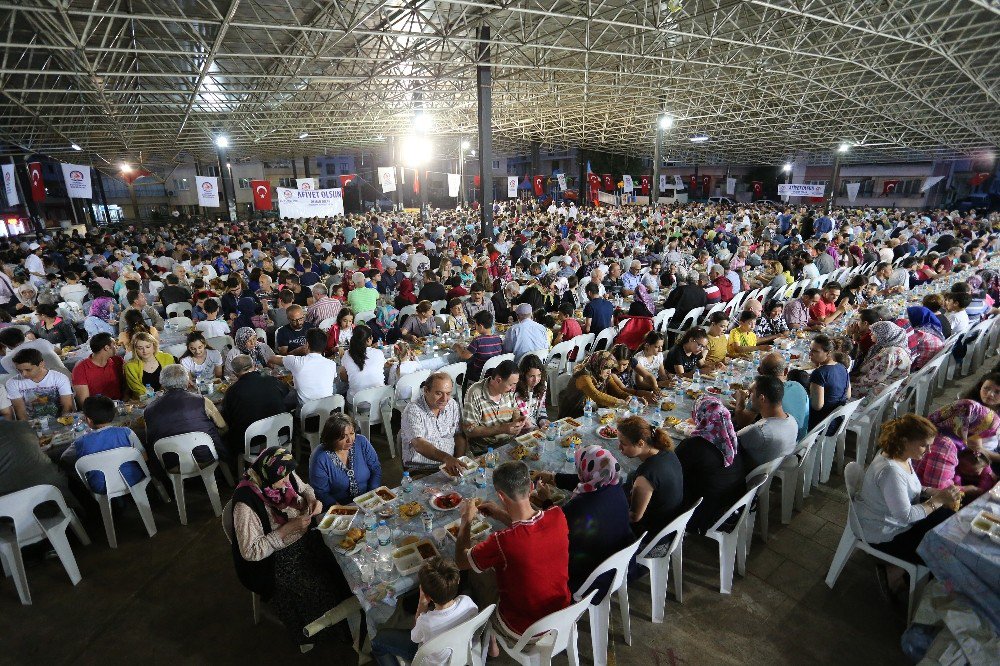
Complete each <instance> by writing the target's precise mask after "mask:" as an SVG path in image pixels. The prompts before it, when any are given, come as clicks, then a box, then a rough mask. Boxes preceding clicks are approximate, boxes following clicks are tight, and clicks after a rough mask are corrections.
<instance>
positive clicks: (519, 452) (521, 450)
mask: <svg viewBox="0 0 1000 666" xmlns="http://www.w3.org/2000/svg"><path fill="white" fill-rule="evenodd" d="M534 448H535V447H534V446H532V447H531V448H528V447H527V446H525V445H524V444H518V445H517V446H515V447H514V448H513V449H511V450H510V458H511V460H523V459H525V458H528V459H530V460H537V458H536V455H537V454H536V453H534Z"/></svg>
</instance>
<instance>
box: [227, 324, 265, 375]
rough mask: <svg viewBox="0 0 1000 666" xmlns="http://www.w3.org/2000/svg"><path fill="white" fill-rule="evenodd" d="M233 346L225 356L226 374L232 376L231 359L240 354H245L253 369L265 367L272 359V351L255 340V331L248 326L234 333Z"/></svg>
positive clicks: (260, 341)
mask: <svg viewBox="0 0 1000 666" xmlns="http://www.w3.org/2000/svg"><path fill="white" fill-rule="evenodd" d="M233 342H235V343H236V344H235V346H234V347H233V348H232V349H230V350H229V353H228V354H226V362H225V370H226V374H230V375H231V374H233V359H234V358H236V357H237V356H239V355H240V354H246V355H247V356H249V357H250V359H251V360H252V361H253V364H254V368H256V369H260V368H264V367H267V365H268V363H269V362H270V360H271V359H272V358H274V351H273V350H272V349H271V348H270V347H268V346H267V343H266V342H264V341H263V340H258V339H257V331H256V329H253V328H251V327H249V326H244V327H243V328H240V329H238V330H237V331H236V335H234V336H233Z"/></svg>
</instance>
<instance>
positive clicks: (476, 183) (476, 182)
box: [472, 175, 481, 187]
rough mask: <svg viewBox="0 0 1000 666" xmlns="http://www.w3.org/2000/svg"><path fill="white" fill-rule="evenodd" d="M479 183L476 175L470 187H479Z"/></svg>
mask: <svg viewBox="0 0 1000 666" xmlns="http://www.w3.org/2000/svg"><path fill="white" fill-rule="evenodd" d="M480 182H481V181H480V180H479V176H478V175H475V176H473V177H472V186H473V187H479V183H480Z"/></svg>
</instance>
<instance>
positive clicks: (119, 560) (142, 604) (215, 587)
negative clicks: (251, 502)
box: [0, 375, 976, 666]
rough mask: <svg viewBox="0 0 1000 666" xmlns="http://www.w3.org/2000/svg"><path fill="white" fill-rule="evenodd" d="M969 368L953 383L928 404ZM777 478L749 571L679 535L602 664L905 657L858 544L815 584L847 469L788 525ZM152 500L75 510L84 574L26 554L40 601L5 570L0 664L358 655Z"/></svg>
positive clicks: (839, 527)
mask: <svg viewBox="0 0 1000 666" xmlns="http://www.w3.org/2000/svg"><path fill="white" fill-rule="evenodd" d="M975 379H976V376H975V375H974V376H973V377H970V378H966V379H965V380H961V381H958V382H956V383H954V384H953V385H952V386H951V387H950V388H949V389H948V391H947V392H946V394H939V395H938V396H937V397H936V399H935V400H934V402H933V407H934V408H936V407H938V406H941V405H943V404H947V403H948V402H949V401H950V400H953V399H954V396H955V393H956V391H958V390H965V389H966V388H967V387H968V386H970V385H971V384H972V383H973V382H974V380H975ZM376 448H377V449H378V450H379V452H380V454H381V456H382V458H383V465H384V478H385V479H386V482H387V483H388V484H389V485H393V484H395V483H398V480H399V478H400V475H401V470H400V463H399V458H395V459H388V452H387V449H386V446H385V441H384V439H383V440H381V441H379V439H378V438H377V437H376ZM848 453H849V454H850V451H849V452H848ZM778 485H779V484H777V483H776V484H775V488H774V489H773V490H772V497H771V515H770V524H771V527H770V538H769V540H768V542H767V543H766V544H764V543H763V542H761V540H760V539H759V538H755V540H754V543H753V545H752V547H751V550H750V556H749V559H748V563H747V576H746V577H740V576H737V577H736V579H735V581H734V583H733V593H732V594H731V595H720V594H719V591H718V585H719V569H718V549H717V547H716V543H715V542H714V541H711V540H708V539H704V538H701V537H695V536H692V537H688V538H687V539H686V540H685V545H684V595H685V596H684V602H683V604H680V603H677V602H676V601H675V600H674V599H673V594H672V592H671V593H670V594H668V599H667V609H666V619H665V622H664V623H663V624H658V625H655V624H652V623H651V622H650V596H649V587H648V578H644V579H642V580H641V581H638V582H636V583H633V585H632V586H631V587H630V599H631V606H632V613H631V617H632V623H631V624H632V645H631V646H626V645H625V644H624V641H623V639H622V636H621V623H620V621H619V618H618V611H617V607H614V608H613V609H612V631H613V642H612V646H611V654H610V655H609V663H612V664H642V665H644V666H682V665H686V666H693V665H697V664H709V663H711V664H716V665H723V664H741V665H750V664H762V665H763V664H768V665H774V664H804V663H809V664H835V663H837V664H842V663H878V664H882V665H884V666H890V665H893V664H903V663H906V662H905V661H904V658H903V655H902V653H901V651H900V649H899V637H900V633H901V632H902V630H903V628H904V613H905V609H902V608H896V607H893V606H890V605H889V604H887V603H886V602H884V601H883V600H882V599H881V598H880V596H879V593H878V589H877V585H876V581H875V577H874V567H873V564H872V560H871V559H870V558H869V557H868V556H867V555H865V554H863V553H855V554H854V556H853V557H852V558H851V560H850V562H849V563H848V565H847V567H846V568H845V570H844V572H843V574H842V575H841V577H840V580H839V581H838V583H837V586H836V588H835V589H833V590H830V589H829V588H827V586H826V585H825V583H824V582H823V579H824V577H825V575H826V571H827V569H828V567H829V565H830V561H831V560H832V558H833V553H834V550H835V549H836V546H837V543H838V540H839V539H840V536H841V534H842V531H843V526H844V523H845V521H846V516H847V505H846V495H845V491H844V487H843V478H842V477H841V476H839V475H834V476H833V477H832V478H831V480H830V483H829V484H825V485H821V486H820V487H819V488H818V489H817V490H815V491H814V492H813V493H812V495H811V496H810V497H809V498H807V499H806V501H805V507H804V510H803V511H802V512H797V513H795V515H794V517H793V519H792V522H791V524H789V525H781V520H780V495H779V493H778ZM223 492H224V494H226V495H228V494H229V493H230V492H231V490H228V491H227V490H225V489H224V490H223ZM153 495H154V494H153V493H151V497H153ZM152 502H153V509H154V514H155V517H156V524H157V527H158V533H157V534H156V536H155V537H153V538H149V537H148V536H147V535H146V533H145V531H144V530H143V527H142V523H141V521H140V520H139V516H138V514H137V513H136V512H135V510H134V507H133V508H132V509H131V510H126V511H123V512H119V513H117V514H116V516H115V524H116V529H117V532H118V543H119V548H118V549H116V550H112V549H110V548H109V547H108V545H107V541H106V539H105V536H104V530H103V527H102V525H101V522H100V516H99V514H98V512H97V509H96V506H95V507H94V508H93V511H92V512H91V513H90V514H89V515H88V516H86V517H85V518H84V522H85V525H86V527H87V531H88V533H89V534H90V536H91V539H92V542H93V543H92V544H91V545H90V546H89V547H84V546H81V545H80V544H79V543H78V542H77V541H75V538H74V537H71V540H72V543H73V545H74V551H75V553H76V557H77V562H78V563H79V567H80V571H81V573H82V574H83V580H82V581H81V582H80V584H79V585H77V586H76V587H73V586H71V585H70V583H69V580H68V578H67V577H66V574H65V572H64V571H63V568H62V566H61V564H60V563H59V561H58V560H57V559H54V558H49V557H46V556H45V555H44V553H43V552H42V551H43V550H44V549H36V550H35V551H33V552H28V553H26V555H27V557H28V558H29V559H28V561H27V562H26V566H27V567H28V581H29V585H30V588H31V594H32V598H33V600H34V604H33V605H31V606H21V605H20V603H19V602H18V598H17V593H16V591H15V590H14V586H13V583H12V582H11V581H10V580H6V581H2V582H0V617H2V618H3V622H2V626H3V629H2V630H0V664H29V663H32V664H34V663H45V664H70V663H73V664H90V663H94V664H96V663H101V664H124V663H132V664H134V663H138V662H146V663H166V662H172V663H183V664H242V663H248V662H249V663H262V662H275V661H278V660H286V659H291V660H294V661H295V662H296V663H327V664H329V663H331V661H332V660H336V661H335V663H342V664H354V663H356V661H357V657H356V655H355V654H354V653H353V651H351V650H350V649H349V648H348V647H347V646H345V645H343V644H340V643H337V642H336V641H335V640H329V641H327V642H325V643H324V642H320V643H319V644H317V646H316V648H315V649H314V650H313V651H312V652H310V653H308V654H306V655H299V653H298V650H297V648H296V647H295V645H294V644H293V642H292V641H291V639H290V637H289V636H288V635H287V633H286V632H285V630H284V629H283V628H282V627H281V626H279V625H276V624H272V623H270V622H268V621H266V620H265V621H264V622H262V623H261V624H260V625H258V626H253V624H252V622H251V613H250V593H249V592H247V591H246V590H245V589H244V588H242V587H241V586H240V584H239V583H238V581H237V580H236V576H235V574H234V572H233V566H232V563H231V559H230V553H229V547H228V544H227V542H226V539H225V536H224V535H223V533H222V529H221V527H220V524H219V521H218V519H216V518H215V517H214V516H213V515H212V510H211V506H210V504H209V502H208V499H207V497H206V496H205V494H204V492H203V491H199V488H198V486H197V484H196V482H190V485H189V489H188V516H189V524H188V525H187V526H182V525H180V523H179V521H178V517H177V512H176V506H175V505H174V504H163V503H162V502H161V501H160V500H159V498H157V497H153V499H152ZM579 645H580V652H581V655H582V660H583V662H584V663H592V659H591V654H592V651H591V649H590V636H589V633H588V632H587V628H586V621H585V620H583V621H582V623H581V632H580V641H579ZM558 659H560V660H561V659H564V657H559V658H558ZM340 660H343V661H340ZM491 663H513V662H512V661H511V660H509V659H505V658H504V659H499V660H491Z"/></svg>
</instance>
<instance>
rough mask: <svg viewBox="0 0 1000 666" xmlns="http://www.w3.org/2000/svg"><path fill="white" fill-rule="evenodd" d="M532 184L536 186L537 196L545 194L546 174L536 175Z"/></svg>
mask: <svg viewBox="0 0 1000 666" xmlns="http://www.w3.org/2000/svg"><path fill="white" fill-rule="evenodd" d="M531 185H532V187H534V188H535V196H536V197H540V196H542V195H543V194H545V176H534V177H532V179H531Z"/></svg>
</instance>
